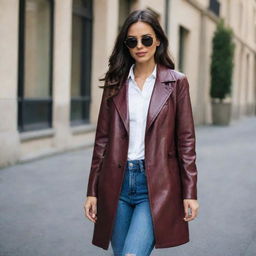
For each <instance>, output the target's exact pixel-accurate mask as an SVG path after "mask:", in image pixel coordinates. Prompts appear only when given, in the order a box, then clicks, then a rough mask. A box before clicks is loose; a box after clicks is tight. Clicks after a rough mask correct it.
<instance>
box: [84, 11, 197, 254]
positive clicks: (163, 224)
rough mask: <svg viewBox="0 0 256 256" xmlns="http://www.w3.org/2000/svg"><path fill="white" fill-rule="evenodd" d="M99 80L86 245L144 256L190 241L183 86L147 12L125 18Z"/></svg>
mask: <svg viewBox="0 0 256 256" xmlns="http://www.w3.org/2000/svg"><path fill="white" fill-rule="evenodd" d="M102 80H105V86H104V90H103V95H102V100H101V105H100V111H99V116H98V122H97V128H96V135H95V144H94V150H93V156H92V163H91V170H90V175H89V181H88V187H87V199H86V201H85V203H84V209H85V215H86V217H87V218H88V219H89V220H91V221H92V222H94V223H95V225H94V234H93V239H92V243H93V244H94V245H96V246H99V247H101V248H103V249H105V250H107V249H108V247H109V242H111V245H112V248H113V251H114V255H115V256H119V255H122V256H124V255H136V256H147V255H150V253H151V251H152V250H153V248H154V247H155V248H167V247H172V246H178V245H181V244H184V243H186V242H188V241H189V232H188V231H189V230H188V221H191V220H193V219H194V218H196V216H197V214H198V208H199V204H198V202H197V167H196V163H195V160H196V152H195V130H194V123H193V116H192V108H191V102H190V95H189V83H188V80H187V77H186V76H185V75H184V74H183V73H181V72H178V71H175V70H174V63H173V62H172V60H171V58H170V57H169V55H168V39H167V37H166V36H165V34H164V32H163V29H162V28H161V26H160V24H159V22H158V20H157V17H156V16H155V15H154V13H153V12H151V11H149V10H136V11H134V12H132V13H131V14H130V15H129V16H128V17H127V19H126V20H125V22H124V24H123V26H122V28H121V31H120V33H119V35H118V37H117V39H116V42H115V46H114V49H113V52H112V55H111V57H110V59H109V70H108V72H107V73H106V75H105V78H104V79H102ZM189 210H191V214H189Z"/></svg>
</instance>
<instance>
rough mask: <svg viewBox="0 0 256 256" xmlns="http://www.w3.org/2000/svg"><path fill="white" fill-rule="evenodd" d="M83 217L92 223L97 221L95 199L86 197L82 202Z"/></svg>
mask: <svg viewBox="0 0 256 256" xmlns="http://www.w3.org/2000/svg"><path fill="white" fill-rule="evenodd" d="M84 211H85V216H86V217H87V218H88V219H89V220H90V221H92V222H94V223H95V222H96V220H97V216H96V215H97V197H95V196H88V197H87V198H86V200H85V202H84Z"/></svg>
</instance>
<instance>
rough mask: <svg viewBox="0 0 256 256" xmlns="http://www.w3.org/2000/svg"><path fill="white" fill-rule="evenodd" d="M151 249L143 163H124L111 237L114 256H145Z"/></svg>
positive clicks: (151, 240)
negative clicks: (123, 174) (122, 179)
mask: <svg viewBox="0 0 256 256" xmlns="http://www.w3.org/2000/svg"><path fill="white" fill-rule="evenodd" d="M154 245H155V237H154V232H153V223H152V216H151V211H150V206H149V198H148V188H147V177H146V174H145V165H144V160H127V163H126V167H125V177H124V181H123V184H122V189H121V193H120V197H119V201H118V207H117V212H116V218H115V222H114V227H113V232H112V237H111V246H112V249H113V252H114V256H126V255H129V256H130V255H131V256H148V255H150V253H151V252H152V250H153V248H154Z"/></svg>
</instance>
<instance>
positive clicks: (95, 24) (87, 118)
mask: <svg viewBox="0 0 256 256" xmlns="http://www.w3.org/2000/svg"><path fill="white" fill-rule="evenodd" d="M138 8H150V9H151V10H153V11H155V12H156V13H157V14H158V16H159V20H160V23H161V24H162V26H163V28H164V29H165V31H166V34H167V35H168V38H169V41H170V52H171V54H172V56H173V59H174V61H175V64H176V69H177V70H179V71H181V72H184V73H185V74H186V75H187V76H188V79H189V81H190V93H191V99H192V105H193V112H194V117H195V123H196V125H198V124H202V125H203V124H211V99H210V97H209V88H210V60H211V57H210V55H211V40H212V37H213V33H214V30H215V28H216V23H217V21H218V19H219V18H220V17H223V18H224V19H225V23H226V24H227V25H229V26H230V27H232V28H233V30H234V32H235V38H234V41H235V44H236V50H235V68H234V75H233V81H232V83H233V84H232V85H233V90H232V96H231V99H232V103H233V107H232V120H236V119H240V118H241V117H243V116H246V115H255V113H256V104H255V103H256V1H255V0H220V1H217V0H158V1H154V0H0V37H1V40H0V56H1V58H0V78H1V85H0V89H1V93H0V117H1V122H0V142H1V143H0V152H1V154H0V166H1V167H4V166H7V165H9V164H14V163H17V162H22V161H26V160H30V159H35V158H37V157H42V156H45V155H51V154H54V153H59V152H63V151H66V150H71V149H77V148H80V147H85V146H92V145H93V142H94V141H93V140H94V135H95V127H96V121H97V115H98V110H99V103H100V99H101V93H102V89H99V88H98V85H101V84H102V82H99V80H98V79H99V78H101V77H102V76H103V75H104V73H105V72H106V69H107V63H108V57H109V56H110V53H111V51H112V48H113V43H114V40H115V37H116V35H117V33H118V31H119V28H120V26H121V24H122V22H123V21H124V19H125V17H126V16H127V15H128V13H129V12H131V11H132V10H135V9H138Z"/></svg>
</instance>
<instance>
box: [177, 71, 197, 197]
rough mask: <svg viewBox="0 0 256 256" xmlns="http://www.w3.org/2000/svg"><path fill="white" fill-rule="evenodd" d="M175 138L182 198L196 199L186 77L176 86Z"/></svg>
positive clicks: (194, 144) (192, 135)
mask: <svg viewBox="0 0 256 256" xmlns="http://www.w3.org/2000/svg"><path fill="white" fill-rule="evenodd" d="M176 139H177V149H178V155H179V165H180V171H181V182H182V192H183V199H197V166H196V150H195V146H196V138H195V128H194V120H193V113H192V106H191V100H190V94H189V83H188V79H187V77H186V76H185V75H184V77H182V78H181V80H180V81H179V82H178V88H177V113H176Z"/></svg>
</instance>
